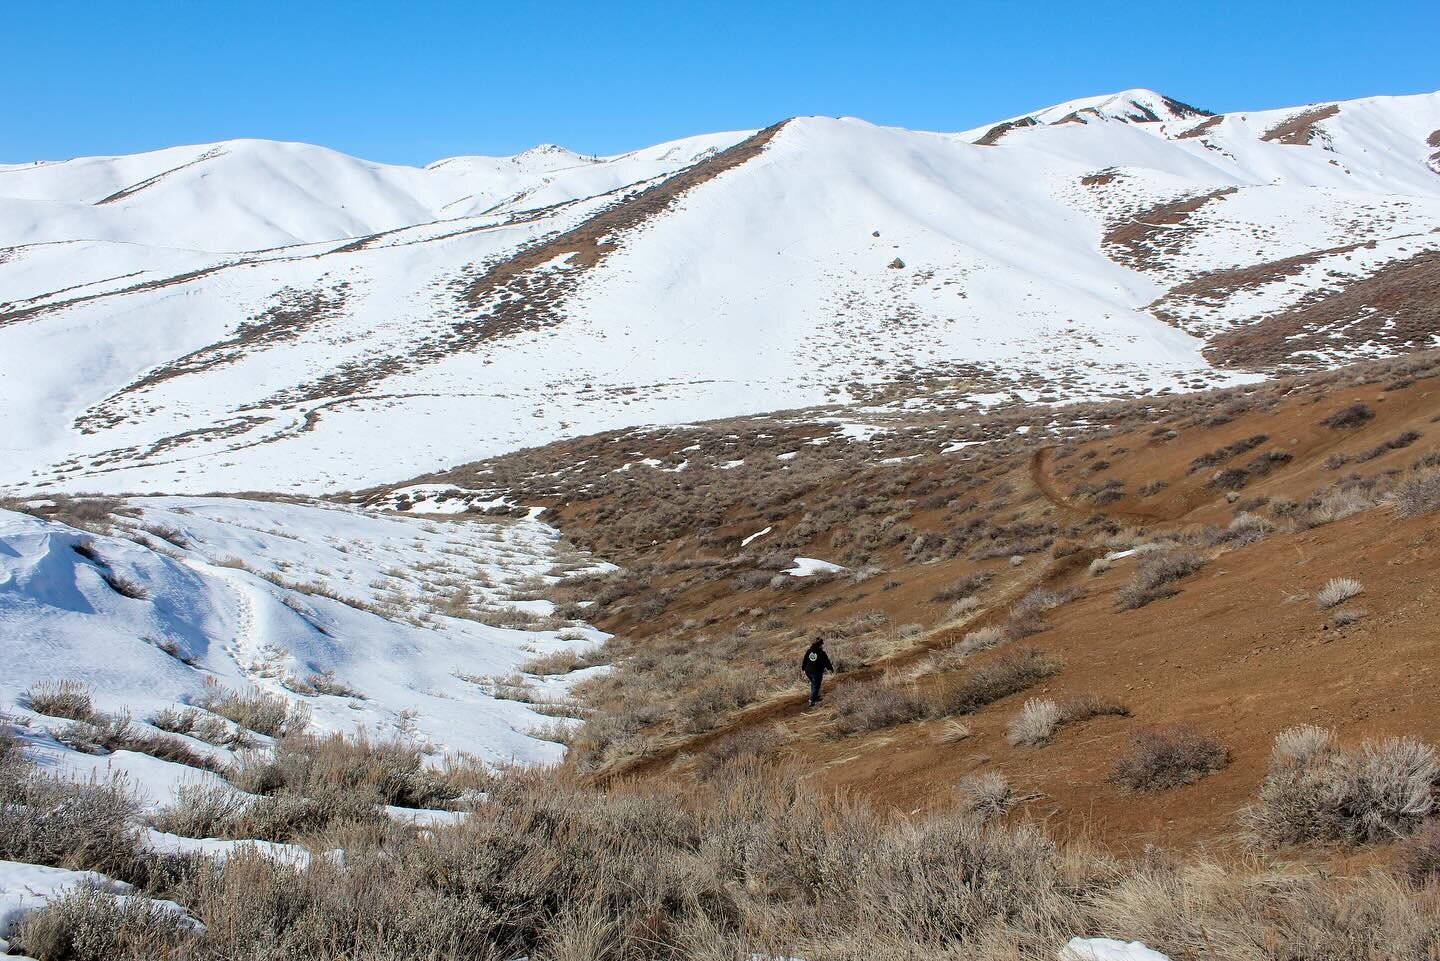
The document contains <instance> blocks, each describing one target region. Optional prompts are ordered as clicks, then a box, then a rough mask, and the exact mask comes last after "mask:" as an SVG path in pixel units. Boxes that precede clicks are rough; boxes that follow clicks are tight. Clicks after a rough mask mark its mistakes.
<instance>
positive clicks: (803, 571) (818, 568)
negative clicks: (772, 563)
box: [780, 557, 845, 577]
mask: <svg viewBox="0 0 1440 961" xmlns="http://www.w3.org/2000/svg"><path fill="white" fill-rule="evenodd" d="M843 570H845V568H843V567H841V566H840V565H839V564H832V563H830V562H829V561H822V560H818V559H816V558H814V557H797V558H795V566H794V567H791V568H787V569H786V570H783V571H781V572H780V573H782V574H789V575H790V576H791V577H810V576H811V575H813V574H828V573H831V572H834V571H843Z"/></svg>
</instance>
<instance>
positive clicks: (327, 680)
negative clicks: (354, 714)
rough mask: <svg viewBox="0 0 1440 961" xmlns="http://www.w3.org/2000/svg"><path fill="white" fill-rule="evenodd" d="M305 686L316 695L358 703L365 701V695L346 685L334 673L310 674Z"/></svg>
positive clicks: (306, 678) (307, 676)
mask: <svg viewBox="0 0 1440 961" xmlns="http://www.w3.org/2000/svg"><path fill="white" fill-rule="evenodd" d="M305 685H306V686H307V687H309V688H310V690H311V691H313V692H315V693H316V694H326V695H329V696H330V697H348V698H353V699H355V700H357V701H363V700H365V695H364V694H361V693H360V692H359V691H357V690H355V688H353V687H351V686H350V685H348V684H346V683H345V682H344V681H342V680H340V679H339V678H337V677H336V676H335V672H334V671H320V672H318V673H314V674H308V675H306V677H305Z"/></svg>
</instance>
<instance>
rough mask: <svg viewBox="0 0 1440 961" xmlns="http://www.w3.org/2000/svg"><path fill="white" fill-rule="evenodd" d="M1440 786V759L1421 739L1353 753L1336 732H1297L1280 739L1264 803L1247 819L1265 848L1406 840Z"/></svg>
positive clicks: (1372, 744)
mask: <svg viewBox="0 0 1440 961" xmlns="http://www.w3.org/2000/svg"><path fill="white" fill-rule="evenodd" d="M1437 782H1440V757H1437V755H1436V752H1435V750H1434V749H1433V748H1431V747H1430V746H1429V745H1427V744H1425V743H1423V742H1421V741H1419V740H1418V739H1416V738H1412V737H1403V738H1397V737H1390V738H1385V739H1384V740H1380V741H1365V742H1363V743H1362V744H1361V745H1360V748H1359V749H1358V750H1355V751H1345V750H1342V749H1340V747H1339V746H1338V745H1337V743H1336V741H1335V738H1334V735H1333V734H1331V733H1330V732H1323V733H1322V732H1321V731H1320V730H1319V729H1315V728H1312V727H1309V726H1307V727H1305V728H1302V729H1292V730H1290V731H1285V732H1282V733H1281V734H1280V735H1279V736H1278V737H1277V739H1276V746H1275V751H1274V753H1273V754H1272V755H1271V761H1270V770H1269V773H1268V774H1267V775H1266V777H1265V783H1264V784H1263V785H1261V787H1260V798H1259V803H1258V804H1256V805H1254V806H1252V807H1250V808H1248V809H1246V811H1245V812H1244V815H1243V822H1244V824H1245V826H1246V829H1247V831H1248V833H1249V835H1250V836H1251V838H1252V840H1254V841H1255V842H1256V843H1258V844H1260V845H1262V846H1265V847H1278V846H1280V845H1285V844H1303V843H1307V842H1313V841H1339V842H1345V843H1352V844H1353V843H1361V842H1366V841H1376V840H1381V839H1386V838H1392V837H1396V836H1404V835H1407V834H1409V833H1411V832H1413V831H1414V830H1415V829H1416V828H1417V827H1418V826H1419V825H1420V823H1421V821H1422V820H1423V819H1424V818H1425V817H1427V816H1428V815H1429V814H1430V813H1431V812H1432V811H1433V810H1434V809H1435V798H1434V791H1435V788H1436V786H1437Z"/></svg>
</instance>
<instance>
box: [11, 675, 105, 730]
mask: <svg viewBox="0 0 1440 961" xmlns="http://www.w3.org/2000/svg"><path fill="white" fill-rule="evenodd" d="M25 704H26V706H27V707H29V708H30V710H32V711H34V712H35V713H36V714H44V715H46V716H48V717H63V718H68V719H69V720H72V721H88V720H90V719H91V718H93V717H94V716H95V705H94V702H93V701H92V700H91V695H90V686H89V685H88V684H86V683H85V682H83V681H70V680H60V681H39V682H37V683H35V684H32V685H30V688H29V690H27V691H26V692H25Z"/></svg>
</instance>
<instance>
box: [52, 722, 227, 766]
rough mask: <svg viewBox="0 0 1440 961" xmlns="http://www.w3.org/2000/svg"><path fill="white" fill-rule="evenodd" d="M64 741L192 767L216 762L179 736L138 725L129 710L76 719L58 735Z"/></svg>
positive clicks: (92, 751) (88, 749) (80, 747)
mask: <svg viewBox="0 0 1440 961" xmlns="http://www.w3.org/2000/svg"><path fill="white" fill-rule="evenodd" d="M56 738H57V740H59V741H60V742H61V743H62V744H65V745H67V746H69V747H72V748H74V749H75V750H77V751H83V752H85V753H87V754H113V753H114V752H115V751H135V752H137V753H140V754H148V755H150V756H151V757H158V758H160V759H161V760H162V761H174V762H175V763H177V764H186V765H189V766H190V767H195V768H201V769H202V770H207V771H213V770H217V769H218V765H217V763H216V762H215V761H214V759H212V758H211V757H210V756H208V755H205V754H201V753H200V752H198V751H196V750H195V749H194V748H193V747H191V746H190V745H189V744H188V743H186V742H185V741H183V740H181V739H180V738H178V737H171V736H170V735H168V734H160V733H158V732H155V731H150V730H147V729H145V728H143V727H137V726H136V725H135V724H133V723H132V722H131V720H130V715H129V714H128V713H120V714H96V715H92V716H91V718H90V720H88V721H74V722H72V723H71V724H69V725H67V726H66V727H65V729H64V730H63V731H61V732H60V733H59V734H57V735H56Z"/></svg>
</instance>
